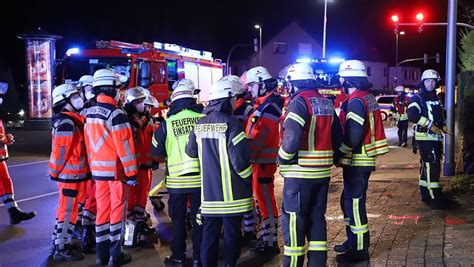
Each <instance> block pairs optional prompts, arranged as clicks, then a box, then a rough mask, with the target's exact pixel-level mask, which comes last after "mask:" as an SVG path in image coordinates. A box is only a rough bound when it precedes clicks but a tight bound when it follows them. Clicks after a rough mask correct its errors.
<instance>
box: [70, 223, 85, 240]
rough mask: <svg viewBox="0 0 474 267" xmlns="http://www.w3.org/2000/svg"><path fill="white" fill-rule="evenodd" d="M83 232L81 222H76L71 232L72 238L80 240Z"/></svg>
mask: <svg viewBox="0 0 474 267" xmlns="http://www.w3.org/2000/svg"><path fill="white" fill-rule="evenodd" d="M83 231H84V227H83V226H82V222H81V221H77V222H76V225H74V230H73V231H72V238H73V239H76V240H82V233H83Z"/></svg>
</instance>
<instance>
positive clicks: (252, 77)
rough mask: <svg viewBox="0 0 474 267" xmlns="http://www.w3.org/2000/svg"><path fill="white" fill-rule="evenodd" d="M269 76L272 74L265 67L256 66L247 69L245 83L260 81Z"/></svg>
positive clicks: (269, 77)
mask: <svg viewBox="0 0 474 267" xmlns="http://www.w3.org/2000/svg"><path fill="white" fill-rule="evenodd" d="M271 78H272V76H271V75H270V73H269V72H268V70H267V69H266V68H264V67H262V66H258V67H255V68H251V69H249V70H248V71H247V73H246V74H245V85H247V84H250V83H261V82H263V81H265V80H268V79H271Z"/></svg>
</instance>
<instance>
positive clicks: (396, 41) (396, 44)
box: [395, 31, 405, 66]
mask: <svg viewBox="0 0 474 267" xmlns="http://www.w3.org/2000/svg"><path fill="white" fill-rule="evenodd" d="M398 35H405V32H404V31H401V32H397V33H395V66H397V64H398Z"/></svg>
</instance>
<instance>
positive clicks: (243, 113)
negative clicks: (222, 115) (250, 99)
mask: <svg viewBox="0 0 474 267" xmlns="http://www.w3.org/2000/svg"><path fill="white" fill-rule="evenodd" d="M252 112H253V108H252V106H251V105H250V104H249V103H247V102H245V101H244V99H243V98H239V99H237V101H235V109H234V112H232V116H234V117H235V118H237V119H238V120H239V121H240V122H241V123H242V126H243V127H244V128H245V127H246V126H247V121H248V120H249V117H250V114H252Z"/></svg>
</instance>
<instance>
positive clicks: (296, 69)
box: [285, 63, 316, 81]
mask: <svg viewBox="0 0 474 267" xmlns="http://www.w3.org/2000/svg"><path fill="white" fill-rule="evenodd" d="M285 78H286V80H287V81H296V80H316V78H315V77H314V73H313V68H311V66H310V65H309V64H308V63H296V64H293V65H291V66H289V67H288V70H287V72H286V77H285Z"/></svg>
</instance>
